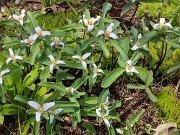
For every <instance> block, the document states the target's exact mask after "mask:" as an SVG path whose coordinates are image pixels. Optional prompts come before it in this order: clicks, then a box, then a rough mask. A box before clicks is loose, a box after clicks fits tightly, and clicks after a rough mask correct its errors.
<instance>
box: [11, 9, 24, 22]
mask: <svg viewBox="0 0 180 135" xmlns="http://www.w3.org/2000/svg"><path fill="white" fill-rule="evenodd" d="M24 16H25V10H24V9H23V10H21V14H20V15H16V14H13V18H14V19H15V20H17V21H18V22H19V23H20V24H21V25H23V18H24Z"/></svg>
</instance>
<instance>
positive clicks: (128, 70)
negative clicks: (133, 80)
mask: <svg viewBox="0 0 180 135" xmlns="http://www.w3.org/2000/svg"><path fill="white" fill-rule="evenodd" d="M126 72H127V73H130V72H132V71H131V70H130V69H129V66H128V65H127V66H126Z"/></svg>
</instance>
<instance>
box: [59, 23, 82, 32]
mask: <svg viewBox="0 0 180 135" xmlns="http://www.w3.org/2000/svg"><path fill="white" fill-rule="evenodd" d="M84 28H85V27H84V26H83V24H76V23H75V24H69V25H66V26H65V27H63V29H62V30H64V31H71V30H81V29H84Z"/></svg>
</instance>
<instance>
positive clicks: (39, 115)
mask: <svg viewBox="0 0 180 135" xmlns="http://www.w3.org/2000/svg"><path fill="white" fill-rule="evenodd" d="M40 117H41V112H36V121H37V122H39V121H40Z"/></svg>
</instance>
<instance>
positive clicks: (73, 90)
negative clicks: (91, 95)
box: [66, 87, 76, 94]
mask: <svg viewBox="0 0 180 135" xmlns="http://www.w3.org/2000/svg"><path fill="white" fill-rule="evenodd" d="M66 90H67V91H69V92H71V94H74V93H75V92H76V89H74V88H73V87H67V88H66Z"/></svg>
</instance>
